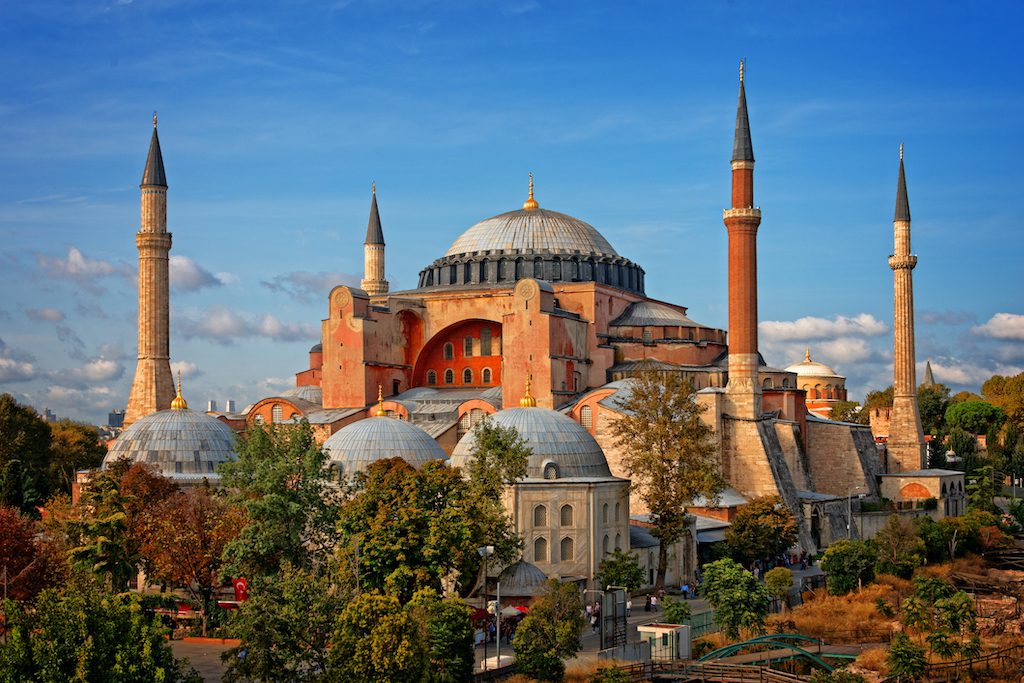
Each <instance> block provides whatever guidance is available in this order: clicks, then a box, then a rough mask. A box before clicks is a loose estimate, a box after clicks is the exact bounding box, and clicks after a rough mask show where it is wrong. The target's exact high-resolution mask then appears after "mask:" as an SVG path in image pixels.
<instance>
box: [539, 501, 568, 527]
mask: <svg viewBox="0 0 1024 683" xmlns="http://www.w3.org/2000/svg"><path fill="white" fill-rule="evenodd" d="M558 521H559V524H560V525H561V526H572V525H573V509H572V505H563V506H562V508H561V510H559V512H558ZM533 525H534V526H535V527H544V526H547V525H548V506H547V505H538V506H537V507H535V508H533Z"/></svg>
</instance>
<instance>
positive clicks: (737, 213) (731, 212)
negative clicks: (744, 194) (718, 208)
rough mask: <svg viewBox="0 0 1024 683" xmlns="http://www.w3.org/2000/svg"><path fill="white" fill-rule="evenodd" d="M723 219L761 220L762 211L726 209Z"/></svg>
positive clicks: (755, 209) (723, 212)
mask: <svg viewBox="0 0 1024 683" xmlns="http://www.w3.org/2000/svg"><path fill="white" fill-rule="evenodd" d="M722 218H723V219H725V220H729V219H730V218H756V219H757V220H761V209H759V208H756V207H751V208H746V209H725V210H723V211H722Z"/></svg>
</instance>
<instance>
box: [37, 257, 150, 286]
mask: <svg viewBox="0 0 1024 683" xmlns="http://www.w3.org/2000/svg"><path fill="white" fill-rule="evenodd" d="M36 262H37V263H38V265H39V268H40V270H42V271H43V273H44V274H46V275H47V276H48V277H51V278H58V279H63V280H72V281H74V282H77V283H78V284H80V285H82V286H83V287H85V288H86V289H88V290H90V291H92V292H100V291H102V288H100V287H99V285H97V281H98V280H100V279H102V278H105V277H110V276H112V275H122V276H130V275H134V273H135V271H134V269H133V268H131V267H130V266H126V265H115V264H113V263H110V262H108V261H103V260H101V259H91V258H89V257H88V256H86V255H85V254H83V253H82V251H81V250H80V249H79V248H78V247H74V246H72V247H68V256H67V258H60V257H57V256H46V255H43V254H37V255H36Z"/></svg>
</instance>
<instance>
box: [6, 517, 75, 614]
mask: <svg viewBox="0 0 1024 683" xmlns="http://www.w3.org/2000/svg"><path fill="white" fill-rule="evenodd" d="M40 532H41V530H40V529H39V525H38V524H37V523H36V522H35V521H33V520H31V519H29V518H28V517H26V516H24V515H22V514H21V513H20V512H19V511H18V509H17V508H13V507H8V506H6V505H4V506H0V567H3V568H4V569H6V572H7V573H6V576H5V577H4V579H5V589H6V591H7V596H8V597H9V598H10V599H12V600H18V601H27V600H33V599H34V598H35V596H36V595H37V594H38V593H39V592H40V591H42V590H43V589H45V588H52V587H53V586H56V585H58V583H60V582H62V581H64V580H65V579H66V578H67V574H68V566H67V561H66V559H65V557H64V554H63V553H62V552H61V551H60V549H58V548H57V547H56V546H55V545H54V544H53V543H52V542H50V541H48V540H46V539H44V537H43V536H42V534H41V533H40Z"/></svg>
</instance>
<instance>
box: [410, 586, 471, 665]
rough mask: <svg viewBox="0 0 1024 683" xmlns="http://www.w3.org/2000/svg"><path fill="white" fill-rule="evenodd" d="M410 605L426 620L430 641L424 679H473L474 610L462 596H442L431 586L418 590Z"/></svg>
mask: <svg viewBox="0 0 1024 683" xmlns="http://www.w3.org/2000/svg"><path fill="white" fill-rule="evenodd" d="M408 608H409V609H410V610H411V614H412V615H413V617H414V618H415V619H417V620H418V621H420V622H421V623H422V624H424V626H425V628H426V632H427V638H428V641H429V646H428V652H427V658H428V660H429V662H428V666H427V673H426V675H425V677H424V683H462V682H463V681H471V680H473V663H474V660H475V654H474V651H473V647H474V634H473V624H472V622H470V615H471V614H472V610H470V609H469V607H468V606H467V605H466V604H465V603H463V602H459V601H458V600H441V599H440V597H439V596H438V595H437V593H435V592H433V591H431V590H421V591H417V593H416V595H414V596H413V598H412V601H411V602H410V603H409V605H408Z"/></svg>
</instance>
